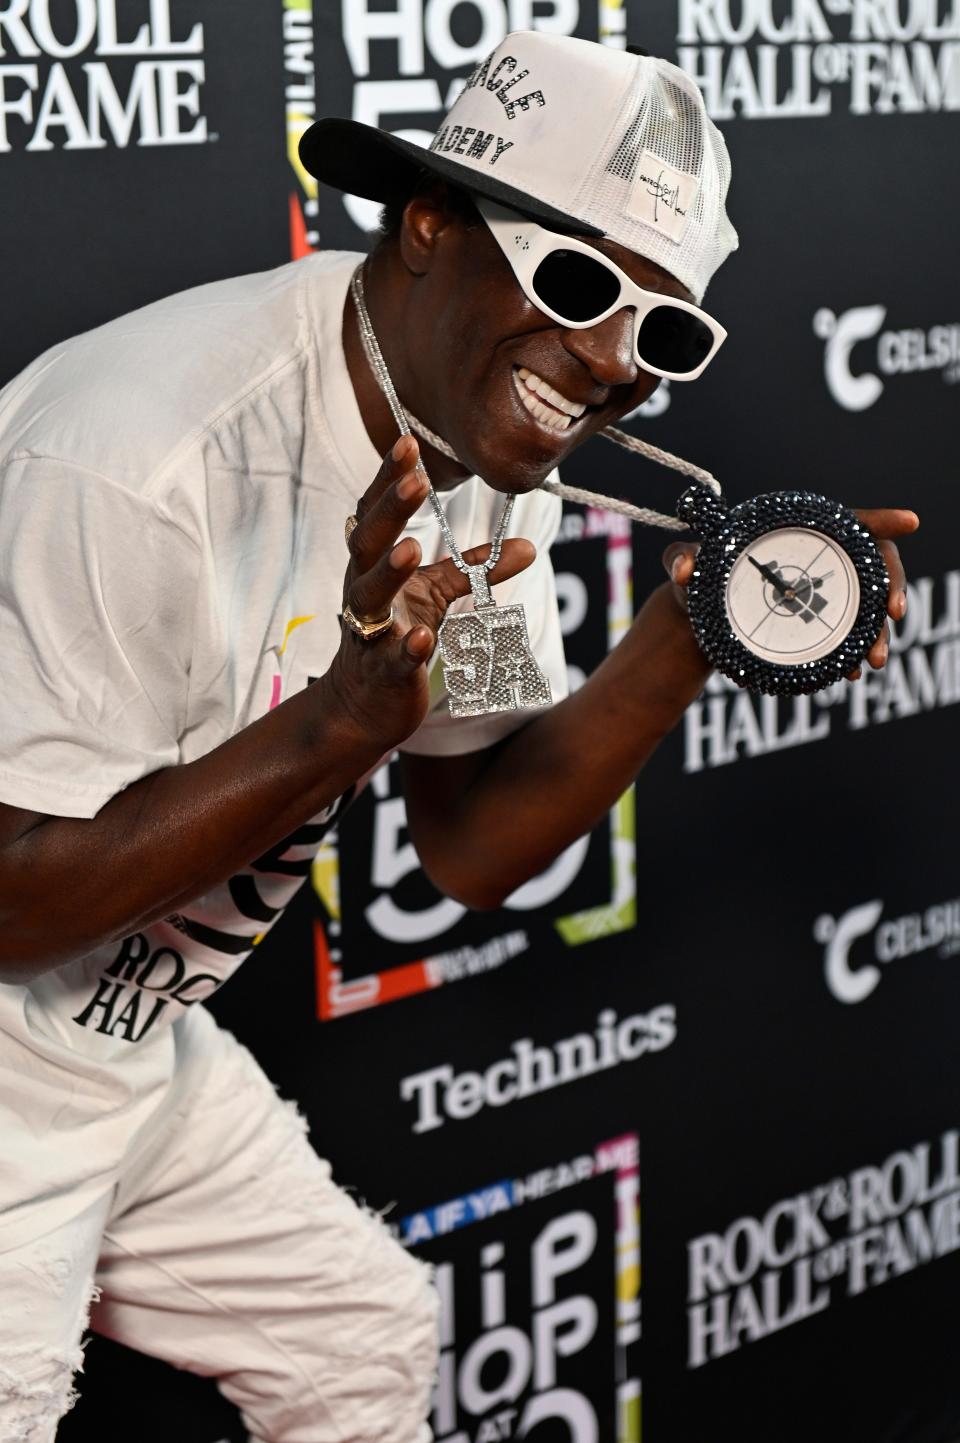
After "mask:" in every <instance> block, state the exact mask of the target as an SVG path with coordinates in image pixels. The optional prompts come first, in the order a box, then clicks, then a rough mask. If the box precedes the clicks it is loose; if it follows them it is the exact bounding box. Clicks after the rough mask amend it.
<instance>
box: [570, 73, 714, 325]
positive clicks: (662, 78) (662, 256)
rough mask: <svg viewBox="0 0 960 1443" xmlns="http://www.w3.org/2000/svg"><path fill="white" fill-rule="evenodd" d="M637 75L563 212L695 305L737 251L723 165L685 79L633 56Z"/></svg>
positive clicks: (696, 98) (701, 107)
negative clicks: (662, 274)
mask: <svg viewBox="0 0 960 1443" xmlns="http://www.w3.org/2000/svg"><path fill="white" fill-rule="evenodd" d="M636 67H637V69H636V78H635V80H634V83H633V87H632V89H631V92H630V94H629V96H628V97H627V99H626V101H625V102H624V105H623V108H622V110H621V113H620V116H619V119H618V125H617V127H616V133H615V135H614V137H613V140H612V143H611V144H609V145H608V148H607V149H606V151H605V152H604V153H602V154H600V155H598V157H597V161H596V163H595V164H594V165H592V166H591V167H590V169H589V170H588V172H587V173H586V175H585V176H584V177H583V180H582V183H581V186H580V190H579V192H578V193H577V195H576V196H575V198H574V200H573V204H572V206H571V212H572V213H573V214H575V215H576V216H578V217H579V218H580V219H582V220H585V221H588V222H589V223H590V224H592V225H596V226H599V227H600V229H601V230H603V231H604V232H605V234H606V235H608V236H610V238H611V239H612V240H615V241H618V242H619V243H620V244H621V245H624V246H626V247H627V248H628V249H629V250H632V251H637V252H638V253H639V254H640V255H643V256H646V258H647V259H648V260H652V261H654V262H656V264H657V265H660V266H663V268H664V270H666V271H669V272H670V274H671V275H674V276H676V277H677V279H678V280H679V281H682V282H683V284H684V285H685V286H686V287H687V288H688V289H689V290H690V291H691V292H692V294H693V295H694V296H695V297H696V299H697V300H699V299H700V298H701V297H702V296H703V293H704V291H705V290H706V288H707V283H708V282H709V280H710V277H711V276H712V275H713V273H714V271H715V270H716V269H717V268H718V266H720V265H721V263H722V262H723V261H724V260H726V258H727V256H728V255H729V254H730V252H731V251H733V250H736V248H737V244H738V242H737V233H736V231H735V230H734V228H733V226H732V225H731V224H730V221H729V220H728V218H727V214H726V209H725V201H726V196H727V189H728V187H729V185H730V159H729V156H728V154H727V147H726V145H725V143H724V140H723V136H722V135H721V134H720V132H719V130H718V129H717V127H716V126H715V125H714V124H713V122H712V121H711V120H710V118H709V116H708V115H707V113H706V110H705V108H704V104H703V98H702V96H701V95H700V92H699V90H698V89H697V87H696V85H695V84H694V83H693V81H692V80H691V79H690V78H689V77H688V76H687V75H685V74H684V72H683V71H682V70H679V69H678V68H677V67H676V66H675V65H671V64H670V62H669V61H666V60H660V59H657V58H655V57H653V56H637V57H636Z"/></svg>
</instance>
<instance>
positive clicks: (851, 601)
mask: <svg viewBox="0 0 960 1443" xmlns="http://www.w3.org/2000/svg"><path fill="white" fill-rule="evenodd" d="M677 510H678V513H679V515H680V517H681V518H682V519H683V520H684V521H686V522H687V523H688V524H689V525H690V526H691V527H692V529H693V530H695V531H696V532H697V533H698V534H699V536H700V537H701V546H700V551H699V554H698V556H697V563H696V568H695V570H694V573H693V576H692V578H691V580H690V584H689V586H688V588H687V599H688V605H689V610H690V621H691V624H692V626H693V630H694V634H695V636H696V638H697V641H698V642H699V644H700V647H701V649H702V650H703V652H704V653H705V654H706V656H707V657H708V659H709V660H710V661H711V662H712V663H713V665H714V666H715V667H716V668H717V669H718V670H719V671H722V672H723V674H724V675H725V676H728V677H730V678H731V680H733V681H735V682H736V683H737V684H738V685H739V686H745V687H749V688H750V689H751V690H752V691H761V692H767V693H771V694H773V695H781V696H788V695H796V694H798V693H801V692H812V691H820V690H821V689H822V688H823V687H826V686H830V685H831V684H832V683H833V682H835V681H839V680H840V679H841V678H842V677H844V676H847V675H849V673H850V672H851V671H853V670H855V668H856V667H857V666H858V665H859V664H860V662H861V661H862V660H863V658H864V656H865V655H866V654H867V652H868V651H869V650H870V647H871V646H872V645H873V643H874V642H875V641H876V640H877V637H878V636H879V635H880V632H881V630H882V629H883V624H884V620H885V617H886V607H887V588H888V584H889V583H888V578H887V568H886V566H885V564H884V560H883V557H882V555H881V554H880V550H879V548H878V546H877V545H876V543H875V542H874V540H873V538H872V537H871V536H870V533H869V532H868V531H867V529H866V527H865V526H864V525H863V524H862V522H860V521H858V520H857V517H856V515H855V514H854V513H853V512H852V511H849V510H848V509H847V508H846V507H845V506H841V505H840V504H839V502H836V501H830V500H828V499H827V497H825V496H819V495H815V494H814V493H812V492H809V491H774V492H770V493H769V494H767V495H764V496H755V497H753V499H752V500H750V501H742V502H741V503H740V504H739V505H738V506H734V507H731V508H729V509H728V508H727V506H726V505H725V503H724V502H723V500H722V498H720V497H718V496H716V495H714V494H713V493H712V492H710V491H708V490H707V489H706V488H705V487H703V486H694V487H691V488H690V489H689V490H687V491H685V492H684V493H683V495H682V496H681V497H680V502H679V505H678V507H677Z"/></svg>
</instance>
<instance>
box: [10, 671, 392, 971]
mask: <svg viewBox="0 0 960 1443" xmlns="http://www.w3.org/2000/svg"><path fill="white" fill-rule="evenodd" d="M381 753H382V746H381V744H380V743H379V742H378V741H377V739H376V738H375V737H374V736H372V735H369V734H366V733H365V732H364V731H363V729H362V728H361V727H359V726H358V725H357V724H356V722H355V721H354V720H353V719H351V717H350V716H349V714H347V713H346V712H345V711H344V710H343V708H341V707H340V706H339V705H338V702H337V699H336V695H335V691H334V688H333V687H332V685H331V684H330V682H329V681H328V679H327V678H322V679H321V680H320V681H318V682H316V683H314V685H313V686H311V687H308V688H307V690H306V691H304V692H301V693H299V694H298V695H297V696H295V697H292V698H291V699H290V700H289V701H286V702H284V703H283V704H282V705H281V706H279V707H277V708H276V710H275V711H272V712H270V713H269V714H268V715H267V716H264V717H261V718H260V720H259V721H256V722H254V723H253V724H252V725H251V726H249V727H247V728H245V729H244V730H243V731H242V732H239V733H238V734H237V735H236V736H234V737H231V738H230V739H229V741H226V742H224V743H223V744H222V745H221V746H219V747H217V748H215V749H214V750H213V751H211V752H209V753H208V754H207V755H206V756H204V757H201V758H199V759H198V760H197V761H194V762H190V763H187V764H186V765H184V766H178V767H168V768H165V769H164V770H162V771H159V772H155V773H154V774H153V775H152V776H148V777H144V778H143V779H142V780H140V781H138V782H135V783H134V784H133V785H132V786H130V787H128V788H127V789H126V790H125V791H123V792H120V793H119V794H118V795H117V796H116V797H114V798H113V799H112V800H111V801H110V802H108V803H107V805H106V806H105V807H103V809H102V810H101V811H100V812H99V813H98V814H97V816H96V817H94V818H92V819H91V820H89V821H77V820H70V819H66V818H59V817H49V818H43V819H42V820H40V821H39V823H38V824H37V825H34V826H30V827H29V829H28V830H25V831H24V832H23V833H22V834H21V835H20V836H18V837H15V838H13V839H11V840H8V841H7V844H6V845H5V846H4V847H3V848H2V850H0V980H2V981H6V982H19V981H26V980H28V979H29V978H30V977H31V976H34V975H37V974H38V973H41V972H45V971H48V970H49V969H51V968H53V967H57V966H61V965H62V964H63V963H64V962H67V961H70V960H71V959H72V958H74V957H78V956H82V955H84V954H85V953H87V952H89V951H91V950H92V949H93V948H94V947H96V946H97V945H99V944H100V943H103V942H106V941H111V940H113V939H115V938H119V937H123V936H126V935H128V934H129V933H130V932H132V931H135V930H137V929H138V928H141V927H143V926H146V925H148V924H149V923H150V922H155V921H157V920H158V919H160V918H162V917H165V916H167V915H169V913H171V912H173V911H175V910H176V909H177V908H179V907H181V906H185V905H186V904H187V903H188V902H189V901H191V900H192V899H194V898H196V897H198V896H202V895H203V893H204V892H206V891H208V890H209V889H210V888H211V887H214V886H216V885H218V884H219V883H221V882H223V881H225V880H226V879H227V878H229V877H230V876H232V875H233V873H234V872H236V871H238V870H239V869H240V868H242V867H244V866H246V865H248V864H249V863H250V861H251V860H252V859H253V858H255V857H258V856H260V855H262V853H264V852H265V851H267V850H268V849H269V848H270V847H272V846H274V845H276V843H277V842H279V841H281V840H282V839H283V838H284V837H286V836H288V835H289V834H290V833H291V832H292V831H294V830H295V829H296V828H297V827H298V826H301V825H302V824H303V823H304V822H306V821H308V820H309V819H310V817H312V816H315V815H316V814H317V813H318V812H320V811H322V810H323V809H324V807H326V806H328V805H330V803H331V802H333V801H335V800H336V798H337V797H338V796H340V795H341V793H342V792H343V791H345V790H346V788H347V787H349V786H350V785H351V784H352V783H353V782H354V781H356V779H357V778H358V777H359V776H361V775H363V773H364V772H365V771H367V770H368V769H369V768H370V767H371V766H373V765H374V764H375V763H376V761H377V760H378V758H379V756H380V755H381Z"/></svg>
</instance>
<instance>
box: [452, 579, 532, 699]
mask: <svg viewBox="0 0 960 1443" xmlns="http://www.w3.org/2000/svg"><path fill="white" fill-rule="evenodd" d="M468 575H469V577H470V590H471V591H472V592H473V605H474V610H473V611H460V612H457V613H456V614H455V615H454V616H447V617H446V618H445V619H444V621H443V622H442V623H441V626H440V630H439V632H438V636H437V639H438V645H439V648H440V660H441V662H442V663H443V679H444V682H445V683H446V688H447V692H448V695H449V698H450V715H451V716H455V717H470V716H489V715H490V714H491V713H493V712H498V711H517V710H519V709H520V708H521V707H542V706H549V705H550V703H551V701H552V700H553V697H552V695H551V692H550V683H549V681H548V680H547V678H546V677H545V676H544V674H543V672H542V671H541V670H540V667H539V665H538V664H537V659H536V657H535V656H534V654H533V652H532V651H531V650H530V638H529V637H528V635H527V621H526V617H525V616H524V612H523V606H522V605H521V604H520V603H515V604H514V605H512V606H498V605H497V604H496V602H495V601H494V599H493V596H492V595H491V593H490V585H489V582H488V581H487V573H486V570H485V569H484V567H482V566H471V567H470V569H469V572H468Z"/></svg>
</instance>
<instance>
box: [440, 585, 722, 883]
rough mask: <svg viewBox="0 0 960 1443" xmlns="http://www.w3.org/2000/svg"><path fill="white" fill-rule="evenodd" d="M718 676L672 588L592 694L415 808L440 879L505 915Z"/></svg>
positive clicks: (597, 676)
mask: <svg viewBox="0 0 960 1443" xmlns="http://www.w3.org/2000/svg"><path fill="white" fill-rule="evenodd" d="M652 609H656V611H657V612H659V613H660V614H659V615H651V610H652ZM651 623H652V624H651ZM709 670H710V669H709V666H708V664H707V662H706V661H705V660H704V658H703V656H702V654H701V652H700V651H699V648H698V647H697V645H696V642H695V641H694V638H693V634H692V632H691V631H690V626H689V622H688V621H687V619H686V617H685V616H684V615H683V613H682V612H681V611H680V610H679V608H678V607H677V603H676V601H675V599H674V598H673V597H672V596H671V595H670V592H669V589H668V588H667V587H663V588H660V589H659V590H658V591H656V592H654V594H653V596H652V597H651V598H650V600H649V601H648V602H647V603H646V605H645V606H644V608H643V609H642V611H641V613H640V615H639V616H638V618H637V620H636V622H634V625H633V627H632V628H631V630H630V631H629V632H628V634H627V636H626V637H625V638H624V639H623V641H622V642H621V643H620V644H619V646H617V647H616V648H615V650H614V651H612V652H611V653H610V655H609V656H608V657H606V658H605V659H604V661H603V662H602V663H601V665H600V666H599V667H598V668H597V669H596V671H595V672H594V673H593V674H592V676H591V677H590V678H589V679H588V681H586V682H585V683H584V685H583V686H582V687H581V688H580V690H579V691H577V692H575V693H574V694H573V695H572V696H570V697H567V698H566V700H565V701H563V702H561V703H559V704H558V705H557V706H555V707H552V708H551V709H550V710H549V711H547V712H544V713H543V714H542V715H540V716H538V717H536V718H534V720H533V721H532V722H531V723H530V724H529V725H528V726H526V727H523V728H521V729H520V730H519V731H517V732H515V733H514V734H513V735H512V736H511V737H509V738H508V740H507V741H506V742H505V743H503V744H502V745H501V746H500V747H498V748H497V749H496V750H495V751H494V752H493V753H492V754H491V756H490V759H489V762H488V764H487V765H486V766H485V767H484V769H483V770H482V771H478V772H476V773H475V774H474V776H473V777H472V778H471V779H470V784H469V786H467V787H466V788H465V790H464V791H463V793H462V795H460V796H459V797H457V796H450V795H446V796H445V797H444V798H443V803H442V804H441V805H435V804H434V805H428V806H425V807H421V806H416V805H414V807H413V808H412V809H411V827H412V830H413V835H414V841H415V842H416V844H417V846H418V849H419V850H420V854H421V857H422V859H423V861H424V866H425V867H426V870H427V871H428V873H429V874H430V876H431V877H432V878H433V880H434V881H435V882H436V883H437V885H438V886H440V887H441V888H442V889H443V890H445V891H448V892H450V893H451V894H452V895H454V896H456V897H459V898H460V900H462V901H464V902H466V903H467V905H469V906H472V907H494V906H498V905H499V904H500V903H501V902H502V901H503V899H504V898H505V897H507V896H509V894H510V893H511V892H512V891H513V890H514V888H516V887H518V886H519V885H520V884H521V883H523V882H524V881H526V880H527V879H528V878H530V877H533V876H536V875H537V873H539V872H541V871H542V870H543V869H544V868H545V867H546V866H548V865H549V863H550V862H551V861H552V860H553V859H554V858H555V857H556V856H557V855H558V854H559V853H560V852H561V851H563V849H564V848H565V847H567V846H569V845H570V843H571V842H573V841H575V840H576V838H577V837H580V836H582V835H583V834H584V833H585V832H588V831H589V830H590V829H591V828H592V827H594V826H595V825H596V824H597V822H598V821H599V820H600V819H601V818H602V817H603V816H604V814H605V813H606V812H607V811H609V809H610V807H612V806H613V804H614V803H615V802H616V800H617V798H618V797H619V796H621V795H622V793H623V792H624V791H625V790H626V788H627V787H628V786H629V785H630V783H631V782H632V781H633V779H634V778H635V776H636V774H637V772H638V771H639V770H640V769H641V767H642V766H643V765H644V763H645V762H646V761H647V759H648V758H649V757H650V755H651V754H652V753H653V751H654V750H655V749H656V747H657V745H658V743H659V742H660V741H661V740H662V739H663V737H664V736H666V734H667V733H668V732H669V731H670V730H671V729H672V728H673V727H674V726H675V725H676V723H677V722H678V721H679V719H680V717H681V716H682V715H683V712H684V710H685V709H686V707H687V706H688V705H689V704H690V703H691V702H692V701H693V700H694V699H695V698H696V696H697V695H698V694H699V692H700V691H701V690H702V688H703V686H704V683H705V682H706V679H707V677H708V675H709Z"/></svg>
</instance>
